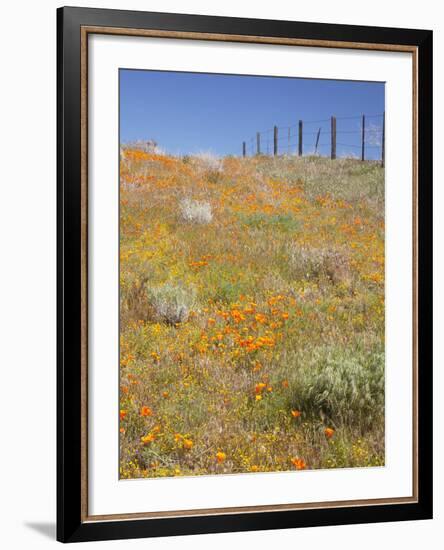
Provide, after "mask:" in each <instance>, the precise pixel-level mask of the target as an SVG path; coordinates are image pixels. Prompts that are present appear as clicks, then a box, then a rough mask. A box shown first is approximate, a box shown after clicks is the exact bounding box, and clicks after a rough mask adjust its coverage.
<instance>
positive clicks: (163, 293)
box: [147, 283, 195, 325]
mask: <svg viewBox="0 0 444 550" xmlns="http://www.w3.org/2000/svg"><path fill="white" fill-rule="evenodd" d="M147 297H148V302H149V304H150V307H151V308H152V312H153V314H154V315H153V317H154V319H155V320H158V321H163V322H165V323H168V324H171V325H175V324H177V323H183V322H185V321H187V320H188V317H189V314H190V310H191V308H192V307H193V305H194V302H195V292H194V290H193V289H191V288H184V287H182V286H177V285H172V284H170V283H165V284H164V285H162V286H158V287H154V288H150V289H148V290H147Z"/></svg>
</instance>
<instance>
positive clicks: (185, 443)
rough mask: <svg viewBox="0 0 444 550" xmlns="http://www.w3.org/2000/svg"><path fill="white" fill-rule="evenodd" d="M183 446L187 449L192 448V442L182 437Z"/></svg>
mask: <svg viewBox="0 0 444 550" xmlns="http://www.w3.org/2000/svg"><path fill="white" fill-rule="evenodd" d="M183 448H184V449H187V450H188V451H189V450H190V449H192V448H193V442H192V440H191V439H184V440H183Z"/></svg>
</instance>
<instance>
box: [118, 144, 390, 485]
mask: <svg viewBox="0 0 444 550" xmlns="http://www.w3.org/2000/svg"><path fill="white" fill-rule="evenodd" d="M381 465H384V170H383V168H381V167H380V165H379V163H376V162H371V161H368V162H360V161H358V160H352V159H337V160H334V161H332V160H330V159H325V158H317V157H301V158H299V157H292V156H282V157H266V156H256V157H251V158H236V157H226V158H222V159H219V158H215V157H212V156H211V155H197V156H190V157H171V156H165V155H159V154H151V153H147V152H144V151H141V150H137V149H130V148H123V149H122V151H121V162H120V476H121V478H142V477H147V478H151V477H160V476H190V475H200V474H233V473H246V472H272V471H286V470H303V469H317V468H342V467H368V466H381Z"/></svg>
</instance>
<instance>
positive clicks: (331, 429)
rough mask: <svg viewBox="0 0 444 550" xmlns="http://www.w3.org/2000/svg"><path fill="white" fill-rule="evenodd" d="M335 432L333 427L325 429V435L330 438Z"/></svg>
mask: <svg viewBox="0 0 444 550" xmlns="http://www.w3.org/2000/svg"><path fill="white" fill-rule="evenodd" d="M334 433H335V431H334V429H333V428H325V430H324V434H325V437H328V439H330V438H331V437H333V435H334Z"/></svg>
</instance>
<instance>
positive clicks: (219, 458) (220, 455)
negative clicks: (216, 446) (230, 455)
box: [216, 451, 227, 464]
mask: <svg viewBox="0 0 444 550" xmlns="http://www.w3.org/2000/svg"><path fill="white" fill-rule="evenodd" d="M226 458H227V455H226V454H225V453H223V452H222V451H218V452H217V453H216V460H217V462H218V463H219V464H222V462H224V460H225V459H226Z"/></svg>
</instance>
